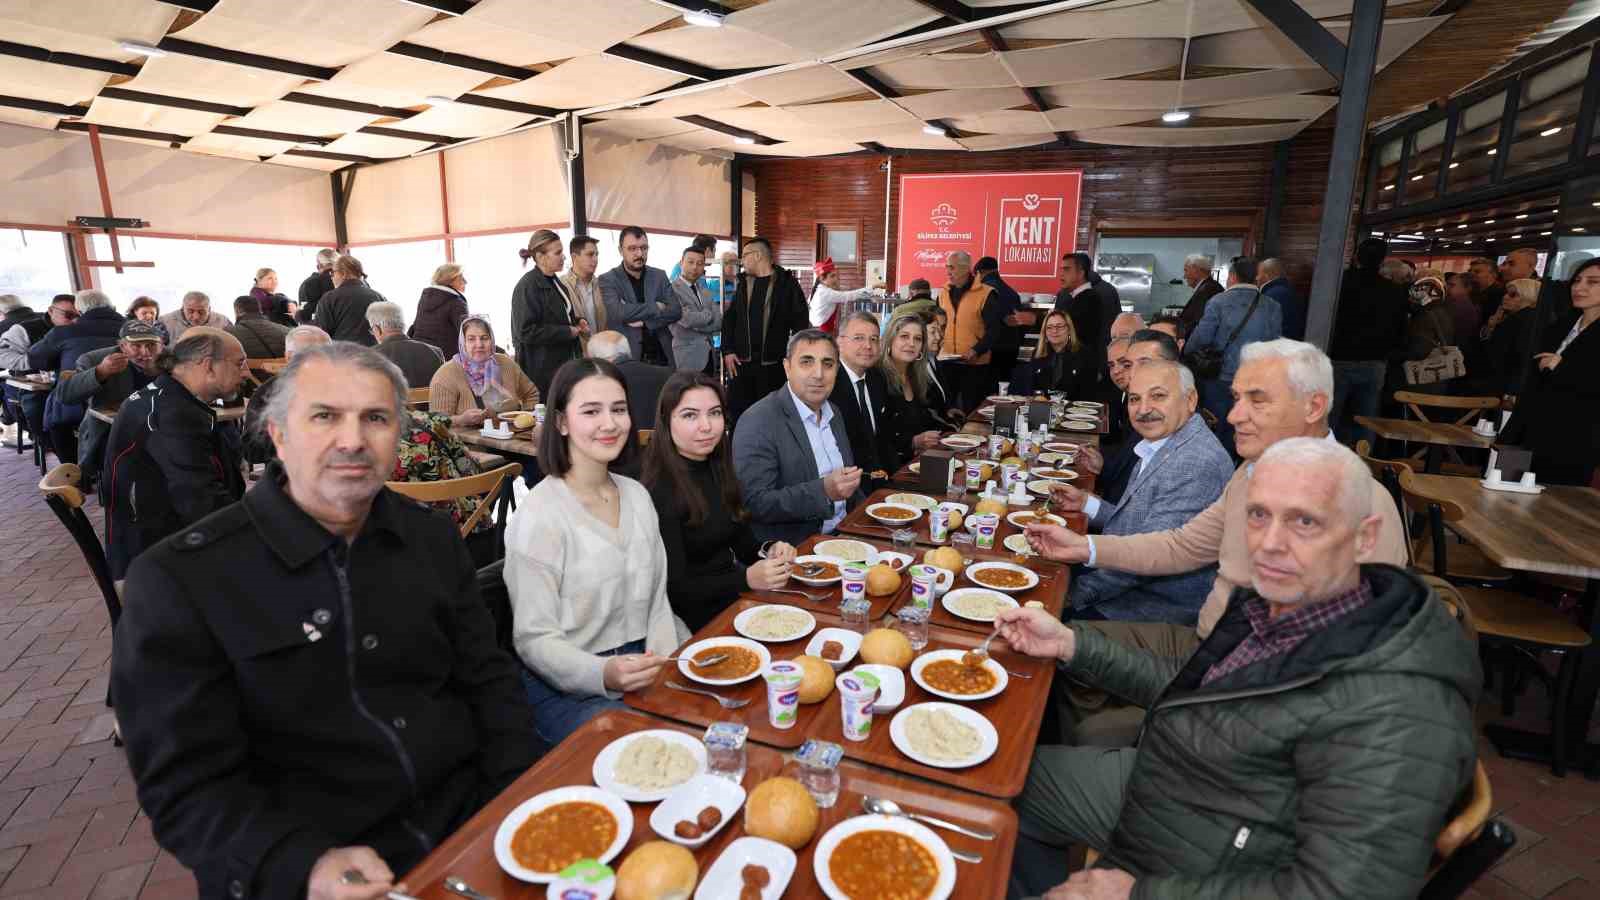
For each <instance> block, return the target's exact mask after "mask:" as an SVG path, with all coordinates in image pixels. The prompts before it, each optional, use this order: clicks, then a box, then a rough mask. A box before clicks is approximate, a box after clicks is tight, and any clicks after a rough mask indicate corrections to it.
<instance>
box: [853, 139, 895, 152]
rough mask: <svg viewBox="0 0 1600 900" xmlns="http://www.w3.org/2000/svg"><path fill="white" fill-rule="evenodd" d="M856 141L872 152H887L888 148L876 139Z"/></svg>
mask: <svg viewBox="0 0 1600 900" xmlns="http://www.w3.org/2000/svg"><path fill="white" fill-rule="evenodd" d="M856 143H858V144H860V145H861V146H863V147H865V148H867V149H868V150H871V151H872V152H873V153H888V152H889V148H888V147H885V146H884V145H882V144H880V143H878V142H877V141H857V142H856Z"/></svg>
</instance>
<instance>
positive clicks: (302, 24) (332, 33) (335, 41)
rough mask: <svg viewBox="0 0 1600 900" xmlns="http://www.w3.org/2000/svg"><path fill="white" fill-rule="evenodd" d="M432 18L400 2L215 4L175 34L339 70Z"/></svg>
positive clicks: (226, 0) (247, 0)
mask: <svg viewBox="0 0 1600 900" xmlns="http://www.w3.org/2000/svg"><path fill="white" fill-rule="evenodd" d="M432 18H433V14H432V13H431V12H429V11H428V10H426V9H422V8H421V7H417V6H413V5H411V4H409V3H402V2H400V0H338V2H337V3H329V2H327V0H217V5H216V6H214V7H212V8H211V10H210V11H209V12H207V13H206V14H205V15H203V16H201V17H200V18H199V19H196V20H195V22H194V24H192V25H190V26H189V27H187V28H185V29H183V30H182V31H180V32H178V37H181V38H183V39H184V40H189V41H195V42H197V43H201V44H210V45H211V46H213V47H225V48H227V49H229V50H242V51H244V52H246V53H256V54H260V55H262V56H272V57H277V58H280V59H288V60H292V61H294V62H302V63H310V64H311V65H315V66H342V65H346V64H348V63H352V62H355V61H356V60H358V59H361V58H362V57H365V56H369V55H371V54H373V53H376V52H378V51H380V50H383V49H385V48H387V47H390V46H392V45H393V44H394V43H395V42H396V41H400V40H403V39H404V38H405V37H406V36H407V35H409V34H410V33H411V32H413V31H416V30H417V29H418V28H421V27H422V26H424V25H426V24H428V20H430V19H432Z"/></svg>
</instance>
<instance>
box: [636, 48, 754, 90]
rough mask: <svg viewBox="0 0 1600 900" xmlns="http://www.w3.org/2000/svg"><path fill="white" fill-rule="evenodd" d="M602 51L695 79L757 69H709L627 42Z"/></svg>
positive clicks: (737, 73) (716, 77) (703, 79)
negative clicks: (633, 45)
mask: <svg viewBox="0 0 1600 900" xmlns="http://www.w3.org/2000/svg"><path fill="white" fill-rule="evenodd" d="M604 52H605V54H606V55H607V56H615V57H616V58H617V59H625V60H627V61H629V62H636V63H638V64H639V65H641V66H649V67H650V68H652V69H660V70H661V71H663V72H672V73H674V74H677V75H683V76H685V77H687V78H693V79H695V80H696V81H716V80H718V79H721V78H730V77H732V76H735V75H743V74H745V73H747V72H755V71H758V70H757V69H710V68H707V67H705V66H702V65H700V64H698V63H692V62H689V61H688V60H682V59H678V58H677V57H675V56H668V55H666V54H665V53H657V52H655V51H654V50H645V49H642V48H640V47H630V46H628V45H627V44H612V45H611V46H610V47H607V48H606V49H605V51H604Z"/></svg>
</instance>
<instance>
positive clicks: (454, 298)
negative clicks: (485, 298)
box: [406, 285, 467, 360]
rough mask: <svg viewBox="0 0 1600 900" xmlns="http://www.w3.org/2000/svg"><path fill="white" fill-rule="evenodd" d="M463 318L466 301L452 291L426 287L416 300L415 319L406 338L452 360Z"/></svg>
mask: <svg viewBox="0 0 1600 900" xmlns="http://www.w3.org/2000/svg"><path fill="white" fill-rule="evenodd" d="M466 318H467V300H466V298H465V297H463V296H461V295H460V294H458V293H456V292H455V291H449V290H445V289H444V288H442V287H437V286H433V285H430V286H428V287H425V288H423V289H422V296H421V297H419V298H417V315H416V318H415V319H413V320H412V321H411V328H410V329H409V330H408V331H406V334H407V335H408V336H409V337H411V339H412V340H418V341H421V342H423V343H424V344H432V345H434V346H435V347H438V348H439V352H441V353H443V354H444V358H445V359H447V360H448V359H451V358H453V357H454V356H455V355H456V353H457V351H458V349H459V344H460V342H461V323H462V322H463V321H465V320H466Z"/></svg>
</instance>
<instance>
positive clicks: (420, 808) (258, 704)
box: [111, 464, 535, 898]
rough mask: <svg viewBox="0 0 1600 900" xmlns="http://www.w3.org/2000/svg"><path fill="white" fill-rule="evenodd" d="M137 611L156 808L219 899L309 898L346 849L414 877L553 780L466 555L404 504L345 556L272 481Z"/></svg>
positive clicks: (131, 640) (119, 689)
mask: <svg viewBox="0 0 1600 900" xmlns="http://www.w3.org/2000/svg"><path fill="white" fill-rule="evenodd" d="M125 593H126V597H127V601H128V605H127V606H126V608H125V612H124V613H123V616H122V619H121V621H120V622H119V623H118V625H117V629H116V635H115V640H114V642H115V649H114V652H113V660H112V673H111V680H112V685H113V687H112V692H113V694H114V696H115V698H116V707H117V713H118V721H120V722H121V723H122V734H123V737H124V738H125V739H126V741H127V745H128V760H129V763H130V765H131V767H132V770H133V774H134V778H135V780H136V782H137V785H138V797H139V804H140V806H141V807H142V808H143V809H144V811H145V812H146V813H148V814H149V816H150V824H151V828H152V830H153V831H154V833H155V837H156V841H157V842H158V843H160V845H161V846H162V847H163V848H165V849H166V850H168V851H170V852H171V853H172V854H173V855H175V856H176V857H177V858H178V860H179V861H180V862H182V863H183V864H184V865H186V866H188V867H189V868H190V869H192V870H193V871H194V874H195V878H196V880H197V881H198V882H199V888H200V895H201V896H203V897H233V898H256V897H261V898H269V897H272V898H275V897H304V896H305V885H306V877H307V876H308V874H309V873H310V870H311V866H312V864H313V863H314V862H315V861H316V859H317V857H318V856H320V855H321V854H322V853H323V852H324V851H326V850H328V849H330V848H333V847H339V846H350V845H367V846H371V847H372V848H374V849H375V850H376V851H377V852H378V854H379V855H380V856H382V857H383V858H384V860H385V861H386V862H387V863H388V864H389V867H390V868H391V869H393V870H394V872H395V873H396V874H397V875H398V874H401V873H404V872H405V871H406V870H407V869H409V868H411V867H412V866H413V865H414V864H415V863H416V862H418V861H419V860H420V859H421V858H422V857H423V855H424V854H426V853H427V852H428V851H429V850H431V849H432V848H433V847H434V846H436V845H437V844H438V843H439V841H441V840H442V839H443V838H445V837H446V836H447V835H449V834H450V833H451V832H452V831H453V830H454V829H455V828H456V827H457V826H459V825H460V824H461V823H462V822H463V821H464V820H465V819H466V818H467V817H468V816H470V815H471V814H472V813H474V812H476V811H477V810H478V809H479V808H480V807H482V806H483V804H484V803H485V802H486V801H487V800H489V799H490V798H492V797H494V796H495V795H496V794H497V793H498V792H499V791H500V790H501V789H503V788H504V787H506V786H507V785H508V784H509V783H510V782H511V781H512V780H513V779H514V778H515V777H516V776H518V775H520V774H521V773H522V772H523V771H524V770H525V769H526V768H527V767H528V766H529V765H530V764H532V762H533V761H534V740H535V739H534V733H533V728H532V722H531V721H530V717H529V713H528V708H527V700H526V697H525V695H524V693H523V689H522V685H521V683H520V681H519V678H518V674H517V668H516V664H515V663H514V662H512V660H511V658H510V657H509V656H507V655H506V654H505V653H504V652H503V651H501V650H500V649H498V648H497V647H496V646H495V643H494V632H493V625H492V624H491V619H490V616H489V613H488V610H487V608H486V607H485V606H484V605H483V603H482V602H481V601H480V599H479V594H478V588H477V582H476V578H475V572H474V570H473V567H472V562H471V559H470V557H469V556H468V553H467V549H466V546H465V545H464V544H463V543H462V542H461V537H460V535H459V534H458V533H457V531H456V529H455V526H454V525H453V524H451V522H450V520H449V518H448V517H444V516H440V515H437V514H435V513H433V512H431V511H429V510H428V509H426V508H424V507H422V506H421V505H418V504H413V503H410V502H409V501H406V500H403V499H401V498H400V497H399V496H397V495H395V494H393V493H390V492H389V491H387V490H385V491H382V492H380V493H379V494H378V496H377V498H376V499H375V501H374V502H373V505H372V511H371V514H370V515H369V517H368V519H367V522H366V524H365V526H364V527H363V528H362V531H361V533H360V534H359V535H357V537H356V539H355V541H354V542H353V543H351V544H349V545H346V543H345V542H344V541H343V540H341V539H339V538H337V537H335V536H334V535H332V534H330V533H329V532H328V531H326V530H325V529H323V528H322V526H321V525H319V524H317V522H316V521H314V520H313V519H312V518H311V517H310V516H308V515H306V513H304V512H303V511H301V509H300V508H299V507H298V506H296V505H295V504H294V502H293V501H292V500H291V499H290V497H289V495H288V493H287V491H286V488H285V487H284V473H283V469H282V468H281V466H279V465H277V464H273V465H272V466H271V467H270V468H269V469H268V473H267V475H266V477H264V478H262V479H261V481H259V482H257V483H256V484H255V486H253V487H252V488H251V489H250V493H249V494H248V495H247V496H246V497H245V498H244V500H243V502H241V503H236V504H233V505H230V506H228V507H227V508H225V509H223V510H222V511H220V512H218V513H217V514H216V515H213V516H210V517H208V518H206V519H204V520H202V521H201V522H199V523H198V524H195V525H193V526H191V527H189V528H186V529H185V530H183V531H182V532H181V533H179V534H176V535H174V536H173V537H172V538H170V539H168V540H166V541H163V542H161V543H160V544H158V545H157V546H155V547H153V548H151V550H150V552H148V553H147V554H145V555H144V556H143V557H141V558H140V559H139V561H138V563H137V564H136V565H134V567H133V569H132V570H131V571H130V572H129V573H128V582H127V588H126V592H125Z"/></svg>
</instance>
